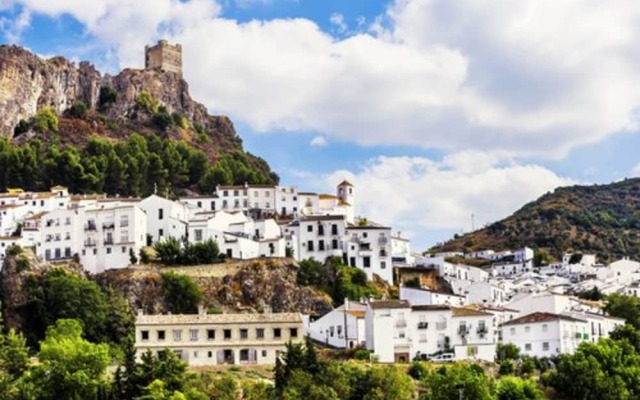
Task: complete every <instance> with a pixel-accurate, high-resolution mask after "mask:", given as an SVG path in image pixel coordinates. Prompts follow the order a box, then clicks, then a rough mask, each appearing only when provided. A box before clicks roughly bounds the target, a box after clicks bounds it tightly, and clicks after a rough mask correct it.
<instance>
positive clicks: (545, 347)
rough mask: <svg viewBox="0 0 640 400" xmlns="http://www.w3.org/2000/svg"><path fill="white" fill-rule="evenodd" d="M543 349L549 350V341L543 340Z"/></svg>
mask: <svg viewBox="0 0 640 400" xmlns="http://www.w3.org/2000/svg"><path fill="white" fill-rule="evenodd" d="M542 351H549V342H542Z"/></svg>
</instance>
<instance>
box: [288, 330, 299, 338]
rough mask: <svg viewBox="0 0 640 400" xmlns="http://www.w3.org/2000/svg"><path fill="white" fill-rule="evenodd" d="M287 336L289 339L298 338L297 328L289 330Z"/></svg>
mask: <svg viewBox="0 0 640 400" xmlns="http://www.w3.org/2000/svg"><path fill="white" fill-rule="evenodd" d="M289 336H290V337H298V328H291V329H289Z"/></svg>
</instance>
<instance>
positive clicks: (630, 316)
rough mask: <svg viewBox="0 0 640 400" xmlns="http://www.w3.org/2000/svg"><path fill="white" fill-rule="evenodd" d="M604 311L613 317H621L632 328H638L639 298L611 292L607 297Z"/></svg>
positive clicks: (639, 321)
mask: <svg viewBox="0 0 640 400" xmlns="http://www.w3.org/2000/svg"><path fill="white" fill-rule="evenodd" d="M604 311H605V312H606V313H608V314H609V315H611V316H613V317H618V318H623V319H624V320H626V322H627V323H628V324H630V325H631V326H633V327H634V328H636V329H640V298H638V297H635V296H622V295H619V294H612V295H610V296H608V297H607V304H606V305H605V306H604Z"/></svg>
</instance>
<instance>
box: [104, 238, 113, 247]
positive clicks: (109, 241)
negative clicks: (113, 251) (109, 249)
mask: <svg viewBox="0 0 640 400" xmlns="http://www.w3.org/2000/svg"><path fill="white" fill-rule="evenodd" d="M104 244H105V246H111V245H113V239H105V240H104Z"/></svg>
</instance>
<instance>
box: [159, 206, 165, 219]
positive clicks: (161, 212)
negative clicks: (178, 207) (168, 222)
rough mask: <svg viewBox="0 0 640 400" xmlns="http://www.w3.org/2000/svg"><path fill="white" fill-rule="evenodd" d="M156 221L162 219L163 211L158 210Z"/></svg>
mask: <svg viewBox="0 0 640 400" xmlns="http://www.w3.org/2000/svg"><path fill="white" fill-rule="evenodd" d="M158 219H164V209H162V208H160V209H158Z"/></svg>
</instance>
